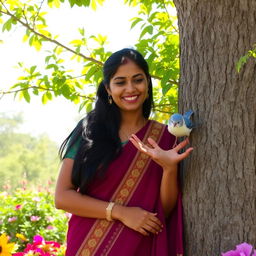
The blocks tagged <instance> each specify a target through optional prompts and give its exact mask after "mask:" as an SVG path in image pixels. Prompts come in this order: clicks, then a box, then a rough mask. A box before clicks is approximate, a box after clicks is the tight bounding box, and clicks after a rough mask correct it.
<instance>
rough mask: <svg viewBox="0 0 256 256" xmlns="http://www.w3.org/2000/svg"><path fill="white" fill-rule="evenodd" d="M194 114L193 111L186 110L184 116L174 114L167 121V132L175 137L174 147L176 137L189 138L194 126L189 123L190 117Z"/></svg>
mask: <svg viewBox="0 0 256 256" xmlns="http://www.w3.org/2000/svg"><path fill="white" fill-rule="evenodd" d="M193 114H194V111H193V110H188V111H187V112H185V113H184V115H182V114H179V113H174V114H173V115H171V117H170V119H169V120H168V131H169V132H170V133H171V134H172V135H174V136H175V137H176V141H175V143H174V146H176V143H177V138H178V137H185V136H187V137H189V135H190V133H191V131H192V129H193V128H194V125H193V123H192V121H191V116H192V115H193Z"/></svg>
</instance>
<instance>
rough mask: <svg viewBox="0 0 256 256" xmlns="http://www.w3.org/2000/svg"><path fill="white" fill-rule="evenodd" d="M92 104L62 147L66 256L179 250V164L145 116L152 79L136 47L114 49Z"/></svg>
mask: <svg viewBox="0 0 256 256" xmlns="http://www.w3.org/2000/svg"><path fill="white" fill-rule="evenodd" d="M103 73H104V80H103V81H102V82H101V83H100V85H99V87H98V91H97V99H96V103H95V108H94V110H92V111H91V112H90V113H89V114H88V115H87V117H86V118H85V119H83V120H81V121H80V122H79V123H78V125H77V126H76V128H75V129H74V130H73V132H72V133H71V134H70V135H69V137H68V138H67V139H66V140H65V141H64V143H63V144H62V146H61V149H60V152H61V156H62V159H63V162H62V167H61V170H60V174H59V177H58V181H57V186H56V193H55V204H56V207H57V208H58V209H63V210H65V211H68V212H70V213H72V217H71V219H70V221H69V228H68V234H67V251H66V255H67V256H74V255H76V256H79V255H83V256H85V255H110V256H117V255H122V256H132V255H139V256H144V255H145V256H149V255H152V256H156V255H158V256H165V255H166V256H167V255H171V256H172V255H175V256H177V255H182V253H183V249H182V232H181V224H182V223H181V201H180V195H179V192H178V181H177V165H178V162H180V161H181V160H182V159H184V158H185V157H187V156H188V155H189V153H190V152H191V151H192V148H189V149H187V150H186V151H185V152H184V153H182V154H179V153H178V151H179V150H180V149H182V148H184V147H185V146H186V145H187V144H188V141H185V142H182V143H180V144H179V145H178V146H177V147H175V148H174V149H171V150H170V148H172V145H173V143H174V141H175V139H174V137H173V136H172V135H171V134H169V133H168V131H167V128H166V125H162V124H160V123H158V122H155V121H152V120H149V119H148V118H149V115H150V111H151V106H152V102H153V100H152V82H151V77H150V75H149V71H148V65H147V62H146V61H145V59H144V58H143V57H142V55H141V54H140V53H139V52H137V51H135V50H133V49H123V50H120V51H118V52H115V53H114V54H112V55H111V56H110V57H109V59H108V60H107V61H106V63H105V64H104V67H103Z"/></svg>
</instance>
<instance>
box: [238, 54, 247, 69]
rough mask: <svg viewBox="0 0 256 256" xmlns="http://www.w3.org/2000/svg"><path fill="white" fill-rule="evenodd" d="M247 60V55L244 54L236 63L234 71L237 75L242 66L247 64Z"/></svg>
mask: <svg viewBox="0 0 256 256" xmlns="http://www.w3.org/2000/svg"><path fill="white" fill-rule="evenodd" d="M248 58H249V55H248V54H246V55H245V56H242V57H241V58H240V59H239V60H238V62H237V64H236V70H237V72H238V73H239V72H240V70H241V68H242V66H243V65H244V64H245V63H246V62H247V60H248Z"/></svg>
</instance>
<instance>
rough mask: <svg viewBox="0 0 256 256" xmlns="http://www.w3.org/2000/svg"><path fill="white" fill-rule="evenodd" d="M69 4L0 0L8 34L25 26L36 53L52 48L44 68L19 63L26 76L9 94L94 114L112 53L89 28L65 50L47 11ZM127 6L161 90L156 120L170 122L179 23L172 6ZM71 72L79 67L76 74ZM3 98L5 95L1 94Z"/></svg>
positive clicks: (90, 4)
mask: <svg viewBox="0 0 256 256" xmlns="http://www.w3.org/2000/svg"><path fill="white" fill-rule="evenodd" d="M68 2H69V4H70V6H74V5H76V6H83V7H85V6H86V8H92V9H96V8H97V5H101V4H103V2H104V0H91V1H90V0H87V1H81V0H69V1H68ZM63 4H65V3H64V0H48V2H47V4H46V3H45V2H44V1H42V2H41V4H40V5H38V1H35V0H34V1H33V0H32V1H29V2H28V1H21V0H17V1H12V0H6V1H3V0H0V19H1V21H2V30H3V31H12V30H14V29H16V28H18V27H19V26H20V25H21V26H22V27H23V28H24V29H25V33H24V37H23V41H24V42H27V43H28V44H29V45H30V46H31V47H34V48H35V49H36V50H38V51H40V50H43V49H44V47H45V46H46V45H47V43H49V42H50V43H51V44H52V45H51V48H50V50H48V51H47V52H46V55H45V68H43V69H42V68H40V67H39V66H38V65H37V64H36V63H35V65H32V66H31V67H26V66H25V65H24V64H23V63H19V67H20V68H21V69H22V70H23V72H24V75H23V76H21V77H19V78H18V82H17V83H16V84H15V85H13V86H12V87H11V88H10V90H9V91H2V95H4V94H6V93H15V94H16V95H17V96H18V97H19V98H23V99H25V100H26V101H27V102H30V99H31V96H32V95H36V96H40V97H41V99H42V102H43V103H44V104H45V103H46V102H47V101H49V100H52V99H54V97H58V96H63V97H65V98H67V99H68V100H70V101H72V102H74V103H76V104H80V109H85V110H86V111H90V110H91V108H92V105H93V101H94V99H95V91H96V88H97V85H98V84H99V82H100V80H101V79H102V71H101V68H102V65H103V62H104V61H105V60H106V59H107V57H108V56H109V55H110V54H111V52H109V51H106V44H107V37H106V36H104V35H87V34H86V32H85V31H86V30H85V28H78V31H79V34H80V37H79V38H73V39H71V40H70V43H69V44H67V45H64V44H63V43H61V42H59V41H58V35H53V34H52V33H51V32H50V27H48V25H47V12H46V10H47V8H60V10H59V11H61V7H62V6H63ZM125 4H127V5H130V6H131V7H133V6H139V11H138V16H137V17H134V18H133V19H132V20H131V29H134V28H138V27H140V29H141V32H140V35H139V38H138V43H137V44H136V45H135V48H137V49H138V50H139V51H141V52H142V54H143V55H144V56H145V57H146V59H147V61H148V63H149V66H150V70H151V74H152V77H153V78H154V80H155V84H156V88H158V90H155V91H154V99H155V103H156V111H155V116H156V118H157V119H158V120H160V121H161V120H165V119H166V114H165V113H166V112H167V113H168V116H169V113H172V112H175V111H176V110H177V88H178V79H179V38H178V31H177V24H176V23H177V19H176V13H175V9H174V5H173V2H172V1H150V0H148V1H137V0H126V1H125ZM70 66H73V67H78V68H75V71H74V70H73V69H74V68H72V70H71V69H70ZM0 93H1V92H0Z"/></svg>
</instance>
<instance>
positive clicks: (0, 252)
mask: <svg viewBox="0 0 256 256" xmlns="http://www.w3.org/2000/svg"><path fill="white" fill-rule="evenodd" d="M14 248H15V243H8V237H7V236H6V234H2V235H1V236H0V256H11V255H12V252H13V251H14Z"/></svg>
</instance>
